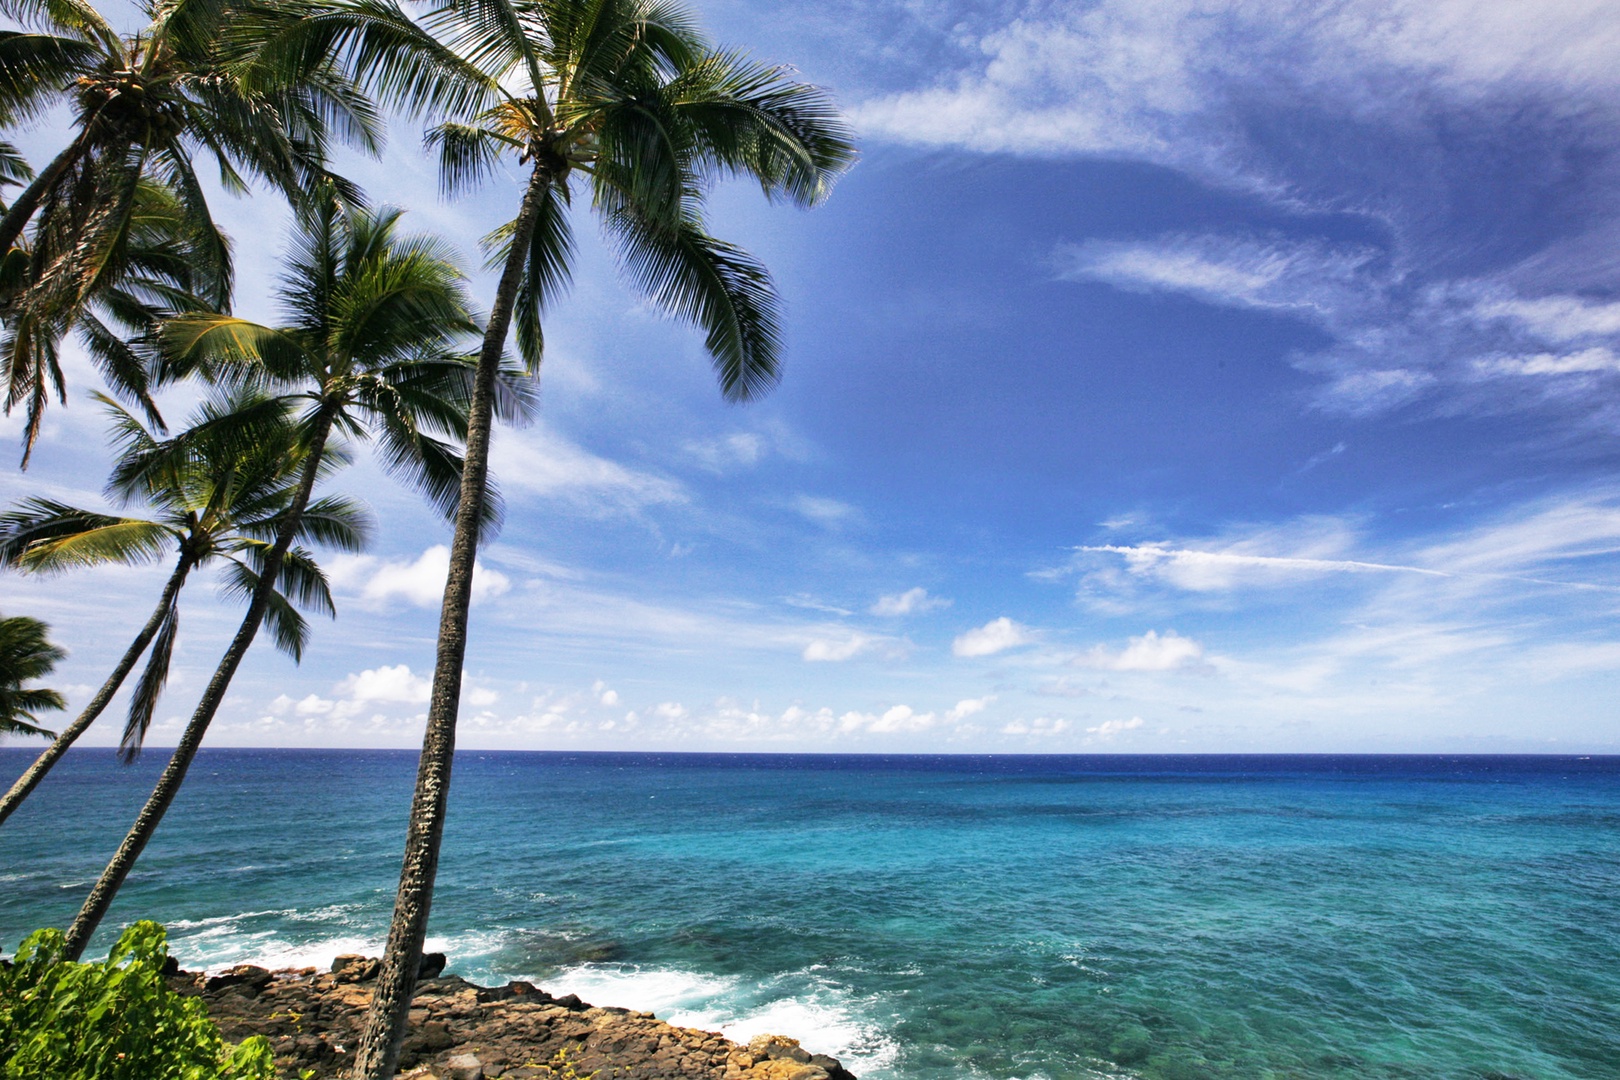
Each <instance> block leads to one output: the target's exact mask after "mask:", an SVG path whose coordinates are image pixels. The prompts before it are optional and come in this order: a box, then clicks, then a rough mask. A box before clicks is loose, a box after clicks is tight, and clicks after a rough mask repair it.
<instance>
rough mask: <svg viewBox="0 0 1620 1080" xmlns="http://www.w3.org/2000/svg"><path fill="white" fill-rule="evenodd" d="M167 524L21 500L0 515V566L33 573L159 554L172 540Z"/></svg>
mask: <svg viewBox="0 0 1620 1080" xmlns="http://www.w3.org/2000/svg"><path fill="white" fill-rule="evenodd" d="M176 540H177V537H176V536H175V534H174V531H173V530H172V529H170V528H169V527H167V526H165V525H162V524H159V523H158V522H155V521H143V520H141V519H139V518H121V517H114V516H113V515H111V514H98V513H95V512H93V511H89V510H81V509H79V508H77V507H73V506H69V505H67V504H66V503H60V502H56V501H54V500H51V499H40V498H31V499H25V500H23V501H22V502H21V503H20V504H18V506H17V507H16V509H13V510H11V511H9V512H7V513H6V514H4V515H0V565H5V566H15V567H17V568H18V569H21V570H26V571H29V572H31V573H37V574H51V573H60V572H61V571H64V570H73V569H78V568H80V567H85V566H99V565H102V564H105V563H121V564H124V565H137V564H140V563H148V562H153V561H155V560H157V559H159V558H161V557H162V556H163V555H164V553H165V552H166V551H168V550H169V549H170V547H171V546H172V545H173V544H174V543H175V542H176Z"/></svg>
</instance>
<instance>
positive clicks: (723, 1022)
mask: <svg viewBox="0 0 1620 1080" xmlns="http://www.w3.org/2000/svg"><path fill="white" fill-rule="evenodd" d="M545 986H546V989H547V990H549V991H551V992H552V993H554V994H556V993H573V994H578V995H579V996H580V997H581V998H583V999H585V1000H586V1001H589V1002H592V1003H595V1004H601V1005H619V1006H623V1007H625V1008H630V1009H643V1010H646V1011H648V1012H653V1013H657V1014H658V1016H659V1017H660V1018H661V1019H663V1020H667V1021H669V1022H670V1023H672V1024H677V1025H679V1026H681V1027H695V1028H704V1029H707V1030H709V1031H718V1032H720V1033H721V1034H723V1035H725V1036H726V1038H728V1039H731V1040H733V1041H734V1042H743V1043H746V1042H747V1041H748V1040H749V1039H751V1038H753V1037H754V1036H756V1035H765V1034H770V1035H786V1036H788V1037H789V1038H793V1039H798V1040H799V1041H800V1042H801V1043H802V1044H803V1045H804V1046H805V1047H806V1048H807V1049H809V1050H811V1051H812V1052H815V1053H823V1054H831V1055H833V1056H834V1057H836V1058H839V1059H840V1060H841V1061H843V1062H844V1064H845V1065H847V1066H848V1067H849V1068H850V1069H852V1070H853V1071H854V1072H856V1073H858V1074H862V1075H865V1074H868V1073H873V1072H881V1071H883V1070H885V1069H886V1068H887V1067H888V1066H890V1065H892V1064H893V1063H894V1059H895V1055H896V1052H897V1050H898V1047H897V1045H896V1044H895V1042H894V1040H893V1039H892V1038H891V1037H890V1036H889V1035H888V1034H887V1033H886V1032H885V1031H884V1030H883V1027H882V1025H881V1024H879V1023H878V1022H877V1021H876V1020H875V1019H874V1018H873V1015H872V1014H873V1011H874V1010H873V1008H872V1007H873V1006H874V1005H875V1004H876V1002H875V1001H862V1000H859V999H857V998H856V997H855V996H854V995H851V994H850V993H849V992H848V991H846V990H844V989H843V988H842V987H838V986H836V985H833V984H832V983H830V982H828V981H827V980H826V978H825V977H824V976H823V975H822V974H821V973H820V972H816V971H798V972H789V973H785V974H782V975H777V976H773V977H771V978H767V979H763V980H759V981H750V980H745V979H740V978H737V977H736V976H728V975H713V974H707V973H704V972H696V971H687V970H682V969H671V968H644V967H632V966H626V965H601V964H582V965H580V966H578V967H573V968H569V969H567V970H565V971H563V972H561V973H559V974H557V975H555V976H553V977H551V978H549V979H547V980H545Z"/></svg>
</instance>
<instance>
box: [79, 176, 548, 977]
mask: <svg viewBox="0 0 1620 1080" xmlns="http://www.w3.org/2000/svg"><path fill="white" fill-rule="evenodd" d="M398 221H399V212H398V211H396V210H381V211H378V212H368V211H364V210H360V209H357V208H353V207H348V206H346V204H344V203H343V202H342V201H341V200H340V199H339V198H338V197H337V193H336V192H335V191H334V190H333V189H332V188H330V187H328V188H327V189H326V190H325V191H324V193H322V194H320V195H318V196H316V197H314V198H312V199H311V200H310V202H309V203H308V204H307V205H306V206H305V208H304V210H303V212H302V214H301V215H300V222H299V228H298V230H297V234H296V236H295V237H294V241H293V250H292V253H291V257H290V258H289V260H288V263H287V269H286V272H285V273H284V275H283V278H282V284H281V288H280V299H281V301H282V304H283V306H284V307H285V309H286V311H287V314H288V315H289V316H290V318H289V321H288V322H287V323H286V324H285V325H282V326H276V327H271V326H263V325H260V324H257V323H251V322H248V321H247V320H245V319H240V318H236V317H233V316H229V315H217V314H201V313H199V314H192V315H183V316H177V317H175V318H174V319H171V320H169V321H167V322H166V323H165V324H164V326H163V328H162V330H161V332H160V335H159V340H160V342H161V346H162V349H163V352H164V362H165V365H166V367H165V373H166V374H167V375H168V376H169V377H182V376H185V375H188V374H193V373H195V374H200V375H202V376H203V377H205V378H208V379H211V380H214V381H218V382H221V383H226V384H237V385H245V386H267V387H272V388H277V389H281V390H284V391H287V392H288V393H289V394H290V395H291V396H292V397H293V398H294V399H295V400H297V401H299V402H301V403H302V413H301V415H300V416H299V418H298V424H299V428H300V438H301V441H302V443H303V446H304V455H305V457H304V465H303V469H302V472H301V474H300V476H299V478H298V485H297V488H296V489H295V491H294V493H293V497H292V499H291V501H290V502H289V504H288V506H287V509H286V511H285V512H284V513H283V515H282V517H281V520H280V523H279V527H278V528H277V530H276V535H275V541H274V543H273V544H271V546H270V547H269V548H268V549H267V550H266V551H265V552H264V554H263V556H262V558H261V560H260V562H259V565H258V572H259V575H260V576H259V581H258V584H257V586H256V587H255V588H254V589H253V592H252V594H251V596H250V598H249V603H248V610H247V614H246V616H244V618H243V620H242V625H241V627H240V628H239V629H238V630H237V632H236V636H235V637H234V638H232V640H231V643H230V645H229V647H227V649H226V650H225V654H224V656H223V657H221V659H220V662H219V666H218V667H217V668H216V669H215V671H214V675H213V677H212V678H211V679H210V680H209V683H208V686H207V688H206V689H205V690H204V691H203V695H202V698H201V700H200V701H199V702H198V704H197V708H196V710H195V711H194V712H193V713H192V717H191V720H190V722H189V723H188V724H187V725H186V729H185V731H184V733H183V734H182V735H181V737H180V742H179V745H178V746H177V747H176V749H175V752H174V756H173V757H172V758H170V760H169V763H168V765H167V766H166V767H165V768H164V770H163V774H162V775H161V776H160V777H159V778H158V782H157V785H156V786H155V787H154V788H153V791H152V795H151V797H150V798H149V799H148V800H147V802H146V805H145V806H144V807H143V808H142V810H141V812H140V814H139V815H138V816H137V818H136V820H135V824H134V825H133V826H132V827H131V829H130V831H129V834H128V835H127V836H126V837H125V838H124V842H123V844H122V845H121V846H120V847H119V849H118V852H117V853H116V854H115V855H114V856H113V858H112V860H111V861H110V862H109V863H108V864H107V868H106V869H105V870H104V871H103V872H102V875H101V877H100V879H99V880H98V881H97V882H96V885H95V887H94V888H93V889H92V890H91V892H90V895H89V896H88V897H87V898H86V899H85V902H84V906H83V907H82V908H81V909H80V911H79V915H78V917H77V918H76V919H75V920H74V922H73V925H72V926H71V927H70V928H69V929H68V933H67V941H66V947H67V954H68V957H69V959H76V958H77V957H78V956H79V955H80V954H81V953H82V951H83V949H84V946H85V944H86V943H87V942H88V941H89V939H90V936H91V934H93V933H94V932H95V929H96V927H97V926H98V925H99V924H100V922H101V919H102V916H104V915H105V914H106V912H107V908H108V906H109V905H111V903H112V900H113V897H114V896H115V895H116V894H117V891H118V888H119V886H120V885H121V884H122V883H123V881H124V878H125V876H126V875H127V874H128V873H129V871H130V869H131V868H132V867H133V866H134V864H135V861H136V859H138V858H139V857H140V853H141V851H142V850H143V849H144V848H145V847H146V843H147V841H148V840H150V839H151V837H152V834H153V833H154V832H155V831H156V830H157V827H158V824H159V823H160V822H161V821H162V820H163V815H164V813H165V812H166V811H167V809H168V807H169V804H170V803H171V802H172V801H173V800H174V796H175V794H176V793H177V792H178V791H179V790H180V785H181V783H182V782H183V781H184V780H185V775H186V770H187V769H188V768H190V766H191V762H192V759H193V758H195V757H196V754H197V749H198V747H199V746H200V745H201V744H202V739H203V736H204V734H206V732H207V730H208V726H209V724H210V723H211V722H212V721H213V718H214V714H215V712H216V711H217V710H218V709H219V705H220V702H221V701H222V700H223V699H224V696H225V691H226V688H227V687H228V686H229V685H230V681H231V678H232V677H233V676H234V675H235V674H236V669H237V666H238V665H239V664H240V663H241V661H242V657H243V656H244V655H245V654H246V652H247V649H248V646H249V645H251V644H252V643H253V639H254V637H255V635H256V634H257V633H258V629H259V624H260V622H261V621H262V620H263V618H264V616H265V612H266V608H267V605H268V603H269V600H270V589H269V583H270V582H272V581H274V580H276V578H277V575H278V574H279V573H280V571H281V566H282V560H283V556H284V555H285V554H286V552H287V550H288V548H289V547H290V546H291V544H292V541H293V538H294V536H295V535H296V534H297V531H298V529H299V528H300V526H301V523H302V521H303V519H304V515H305V513H306V508H307V507H308V505H309V498H310V492H311V490H312V489H313V488H314V485H315V479H316V477H317V476H318V474H319V472H320V469H321V464H322V461H323V459H324V455H325V453H326V447H327V443H328V440H329V439H330V438H331V437H332V436H333V434H334V433H338V434H341V435H346V436H349V437H351V438H354V439H360V440H363V439H367V438H370V437H373V436H374V437H375V438H376V440H377V442H378V443H379V448H380V451H381V456H382V459H383V461H384V463H385V464H386V465H387V466H388V467H389V468H390V469H391V470H393V471H394V472H395V473H396V474H397V475H399V476H400V477H401V478H402V479H404V480H406V481H407V482H409V483H411V484H413V485H414V486H415V487H417V488H418V489H419V490H420V491H422V492H423V493H424V494H425V495H426V496H427V497H428V498H429V499H430V500H432V501H433V502H434V503H436V504H437V505H438V506H439V507H440V508H441V509H442V510H444V511H445V512H446V513H448V512H449V511H450V510H451V508H453V507H454V505H455V499H456V492H457V491H458V487H459V480H460V472H461V458H460V456H459V454H458V453H457V450H456V447H455V446H454V445H453V441H456V440H460V439H462V438H464V437H465V434H466V430H467V404H468V399H469V397H470V395H471V391H472V382H473V380H472V373H473V372H472V366H471V364H470V363H469V362H468V360H467V358H466V357H464V356H462V355H459V354H458V353H456V352H455V351H454V346H455V345H456V344H457V342H458V341H459V340H461V339H463V338H464V337H465V336H467V335H469V334H475V333H477V331H478V324H477V323H476V322H474V321H473V320H472V318H471V316H470V315H469V313H468V309H467V303H466V298H465V296H464V294H463V290H462V280H463V279H462V275H461V271H460V270H459V268H458V267H457V266H456V264H455V261H454V259H453V258H452V257H451V255H450V253H449V252H448V250H447V249H446V248H445V247H444V245H443V244H441V243H440V242H439V241H437V240H434V239H431V238H427V237H410V236H404V235H401V234H400V233H399V231H398V229H397V225H398ZM500 387H501V390H502V392H501V393H499V394H498V395H497V396H498V397H499V399H500V407H501V412H503V413H504V414H506V415H508V416H510V417H512V418H514V419H516V418H519V417H521V416H522V415H523V414H524V412H525V411H526V409H527V408H528V407H529V399H528V398H527V397H526V396H525V394H524V393H523V392H522V391H521V389H520V388H519V387H517V386H516V385H515V384H513V383H511V382H510V381H502V382H501V383H500Z"/></svg>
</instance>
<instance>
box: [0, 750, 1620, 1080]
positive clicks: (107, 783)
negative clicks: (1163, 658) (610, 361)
mask: <svg viewBox="0 0 1620 1080" xmlns="http://www.w3.org/2000/svg"><path fill="white" fill-rule="evenodd" d="M27 758H28V751H26V750H22V749H9V748H8V749H5V750H0V779H3V780H4V781H6V782H9V780H10V779H11V777H13V776H15V775H16V774H17V773H18V772H20V770H21V769H22V767H23V765H24V763H25V761H26V760H27ZM161 766H162V755H161V754H155V753H154V754H148V755H147V758H146V760H145V761H143V762H142V763H141V764H140V765H138V766H136V767H135V768H133V769H121V768H119V767H118V766H117V764H116V763H115V761H114V760H113V758H112V755H111V753H110V752H101V751H75V752H74V753H73V754H71V755H69V757H68V759H67V761H66V763H65V764H64V765H63V766H62V767H61V768H59V769H58V772H57V774H56V775H53V776H52V778H51V779H50V781H48V783H47V786H45V787H44V788H42V789H41V790H40V792H39V793H38V794H37V795H36V797H35V798H34V799H33V800H32V801H31V803H30V804H29V805H27V806H25V807H24V809H23V810H22V811H20V812H19V813H18V814H17V816H16V817H14V818H13V819H12V821H11V822H9V823H8V824H7V825H6V826H5V827H4V828H3V829H0V942H3V943H4V945H5V948H6V949H7V950H10V949H12V948H15V946H16V943H17V941H18V940H20V939H21V937H22V936H23V935H24V934H25V933H26V932H27V931H29V930H31V929H33V928H34V927H37V926H40V925H44V924H52V923H54V924H58V925H62V924H65V923H66V921H67V920H69V919H70V918H71V916H72V914H73V912H74V911H75V910H76V908H77V906H78V904H79V902H80V901H81V900H82V898H83V894H84V891H85V889H86V888H87V887H88V884H89V882H90V880H91V879H92V878H93V876H94V875H95V873H97V872H98V871H99V869H100V867H101V865H102V864H103V862H104V861H105V859H106V857H107V856H108V854H109V853H110V852H111V851H112V849H113V847H114V846H115V845H116V843H117V840H118V838H119V836H120V835H121V833H122V831H123V829H124V828H125V827H126V825H127V823H128V821H129V820H130V818H131V817H132V816H133V813H134V810H135V808H136V807H137V806H138V805H139V802H140V801H141V799H142V798H143V797H144V796H145V794H146V791H147V790H149V787H150V784H151V782H152V780H153V778H154V777H155V775H156V772H157V771H158V769H160V768H161ZM413 769H414V755H411V754H396V753H383V752H340V753H333V752H306V751H245V750H214V751H205V752H204V753H203V755H202V756H201V757H200V758H199V760H198V763H197V765H196V766H195V768H194V769H193V772H192V779H191V781H190V782H188V785H187V788H186V789H185V791H184V793H183V794H182V796H181V798H180V800H179V802H178V803H177V804H176V806H175V808H174V810H173V811H172V812H171V814H170V817H169V823H168V824H166V825H165V826H164V828H163V830H162V831H161V832H160V833H159V835H158V836H157V838H156V839H155V840H154V841H153V843H152V846H151V847H150V849H149V850H148V853H147V855H146V858H145V860H144V861H143V863H142V864H141V867H140V868H139V870H138V871H137V872H136V874H135V875H134V876H133V877H132V878H131V880H130V882H129V884H128V885H127V886H126V887H125V890H124V892H123V894H122V895H121V897H120V899H119V902H118V905H117V906H116V907H115V908H114V910H113V914H112V916H111V918H112V920H114V921H127V920H130V919H134V918H138V917H151V918H156V919H159V920H161V921H163V922H164V923H166V924H167V925H168V926H169V927H170V930H171V935H172V938H173V942H174V951H175V952H176V953H177V954H178V955H179V956H180V957H181V958H182V960H183V961H184V962H185V963H187V964H188V966H206V965H213V966H218V965H223V964H228V963H234V962H238V961H241V960H246V959H258V960H260V961H265V962H269V963H273V964H274V963H280V964H287V963H320V962H325V961H327V960H329V959H330V958H331V956H332V955H334V954H336V953H338V952H346V951H370V952H373V953H375V952H377V951H379V950H380V946H381V941H382V938H383V935H384V932H385V928H386V925H387V918H388V914H389V909H390V905H391V901H392V892H393V886H394V881H395V877H396V874H397V872H398V857H399V844H400V840H401V836H402V834H403V821H404V814H405V811H406V807H407V805H408V802H409V793H410V784H411V780H412V773H413ZM456 769H457V771H456V777H455V788H454V797H453V812H452V820H451V825H450V830H449V836H448V838H447V842H446V851H445V857H444V861H443V866H442V870H441V876H440V888H439V892H438V899H437V901H436V906H435V909H434V924H433V932H434V941H433V942H431V943H430V944H431V945H433V946H434V947H437V948H440V949H443V950H444V951H446V952H447V953H449V954H450V958H451V968H452V970H455V971H458V972H460V973H462V974H464V975H466V976H468V977H469V978H473V979H475V980H497V979H508V978H513V977H526V978H531V979H535V980H536V981H539V982H541V983H542V984H543V985H545V986H546V987H547V988H548V989H553V990H556V991H557V992H564V991H569V990H572V991H576V992H578V993H580V994H581V996H583V997H585V998H586V999H587V1000H594V1001H596V1002H598V1003H601V1004H620V1005H628V1006H633V1007H642V1008H652V1009H654V1010H656V1011H657V1012H658V1013H659V1015H660V1016H665V1017H669V1018H673V1019H675V1020H677V1021H678V1022H683V1023H692V1024H697V1025H702V1026H709V1027H721V1028H724V1029H725V1030H727V1031H728V1033H730V1034H732V1035H734V1036H736V1035H743V1036H746V1035H750V1034H753V1033H756V1032H758V1031H763V1030H772V1031H781V1032H783V1033H786V1034H789V1035H795V1036H798V1037H800V1038H802V1039H803V1040H804V1041H805V1042H806V1044H807V1045H809V1046H811V1047H812V1048H813V1049H816V1050H826V1051H828V1052H831V1053H835V1054H838V1055H840V1056H842V1057H844V1058H846V1060H848V1061H849V1062H850V1063H851V1064H852V1066H853V1067H854V1068H855V1069H856V1071H857V1072H859V1073H861V1074H862V1076H863V1077H870V1078H880V1080H895V1078H918V1080H924V1078H927V1080H933V1078H946V1077H950V1078H969V1077H975V1078H976V1077H985V1078H996V1080H1002V1078H1012V1077H1017V1078H1021V1080H1030V1078H1034V1077H1045V1078H1049V1080H1059V1078H1067V1077H1103V1076H1108V1077H1141V1078H1154V1080H1159V1078H1162V1080H1194V1078H1228V1077H1230V1078H1246V1080H1247V1078H1279V1080H1280V1078H1285V1077H1286V1078H1302V1080H1303V1078H1335V1080H1337V1078H1350V1077H1356V1078H1386V1077H1387V1078H1409V1077H1410V1078H1418V1077H1423V1078H1428V1077H1444V1078H1459V1080H1461V1078H1470V1080H1504V1078H1508V1077H1517V1078H1527V1080H1528V1078H1545V1080H1560V1078H1569V1077H1583V1078H1592V1077H1620V758H1597V759H1584V758H1582V759H1575V758H1437V757H1436V758H1431V757H1419V758H1411V757H1399V758H1378V757H1372V758H1369V757H1337V758H1336V757H1189V758H1166V757H1139V758H1130V757H1090V758H1087V757H1047V758H1043V757H1023V758H1016V757H1015V758H1008V757H998V758H953V757H879V758H873V757H830V756H829V757H815V756H781V757H778V756H739V755H724V756H720V755H715V756H710V755H655V754H646V755H635V754H601V755H589V754H516V753H508V754H497V753H466V754H462V755H460V756H459V757H458V759H457V766H456ZM111 933H112V931H111V930H109V931H108V932H107V933H106V934H104V935H103V938H104V940H103V941H101V942H98V946H101V947H104V945H105V943H106V941H107V940H110V936H111Z"/></svg>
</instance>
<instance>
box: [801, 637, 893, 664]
mask: <svg viewBox="0 0 1620 1080" xmlns="http://www.w3.org/2000/svg"><path fill="white" fill-rule="evenodd" d="M878 640H879V639H878V638H875V637H873V636H871V635H870V634H861V633H852V634H850V635H849V636H848V637H843V638H817V639H816V640H815V641H812V642H810V644H808V645H806V646H805V647H804V658H805V659H806V660H811V661H821V662H838V661H841V660H849V659H851V658H852V657H856V656H859V655H860V654H861V653H863V652H866V651H867V650H868V649H870V648H872V646H874V645H875V644H877V642H878Z"/></svg>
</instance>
